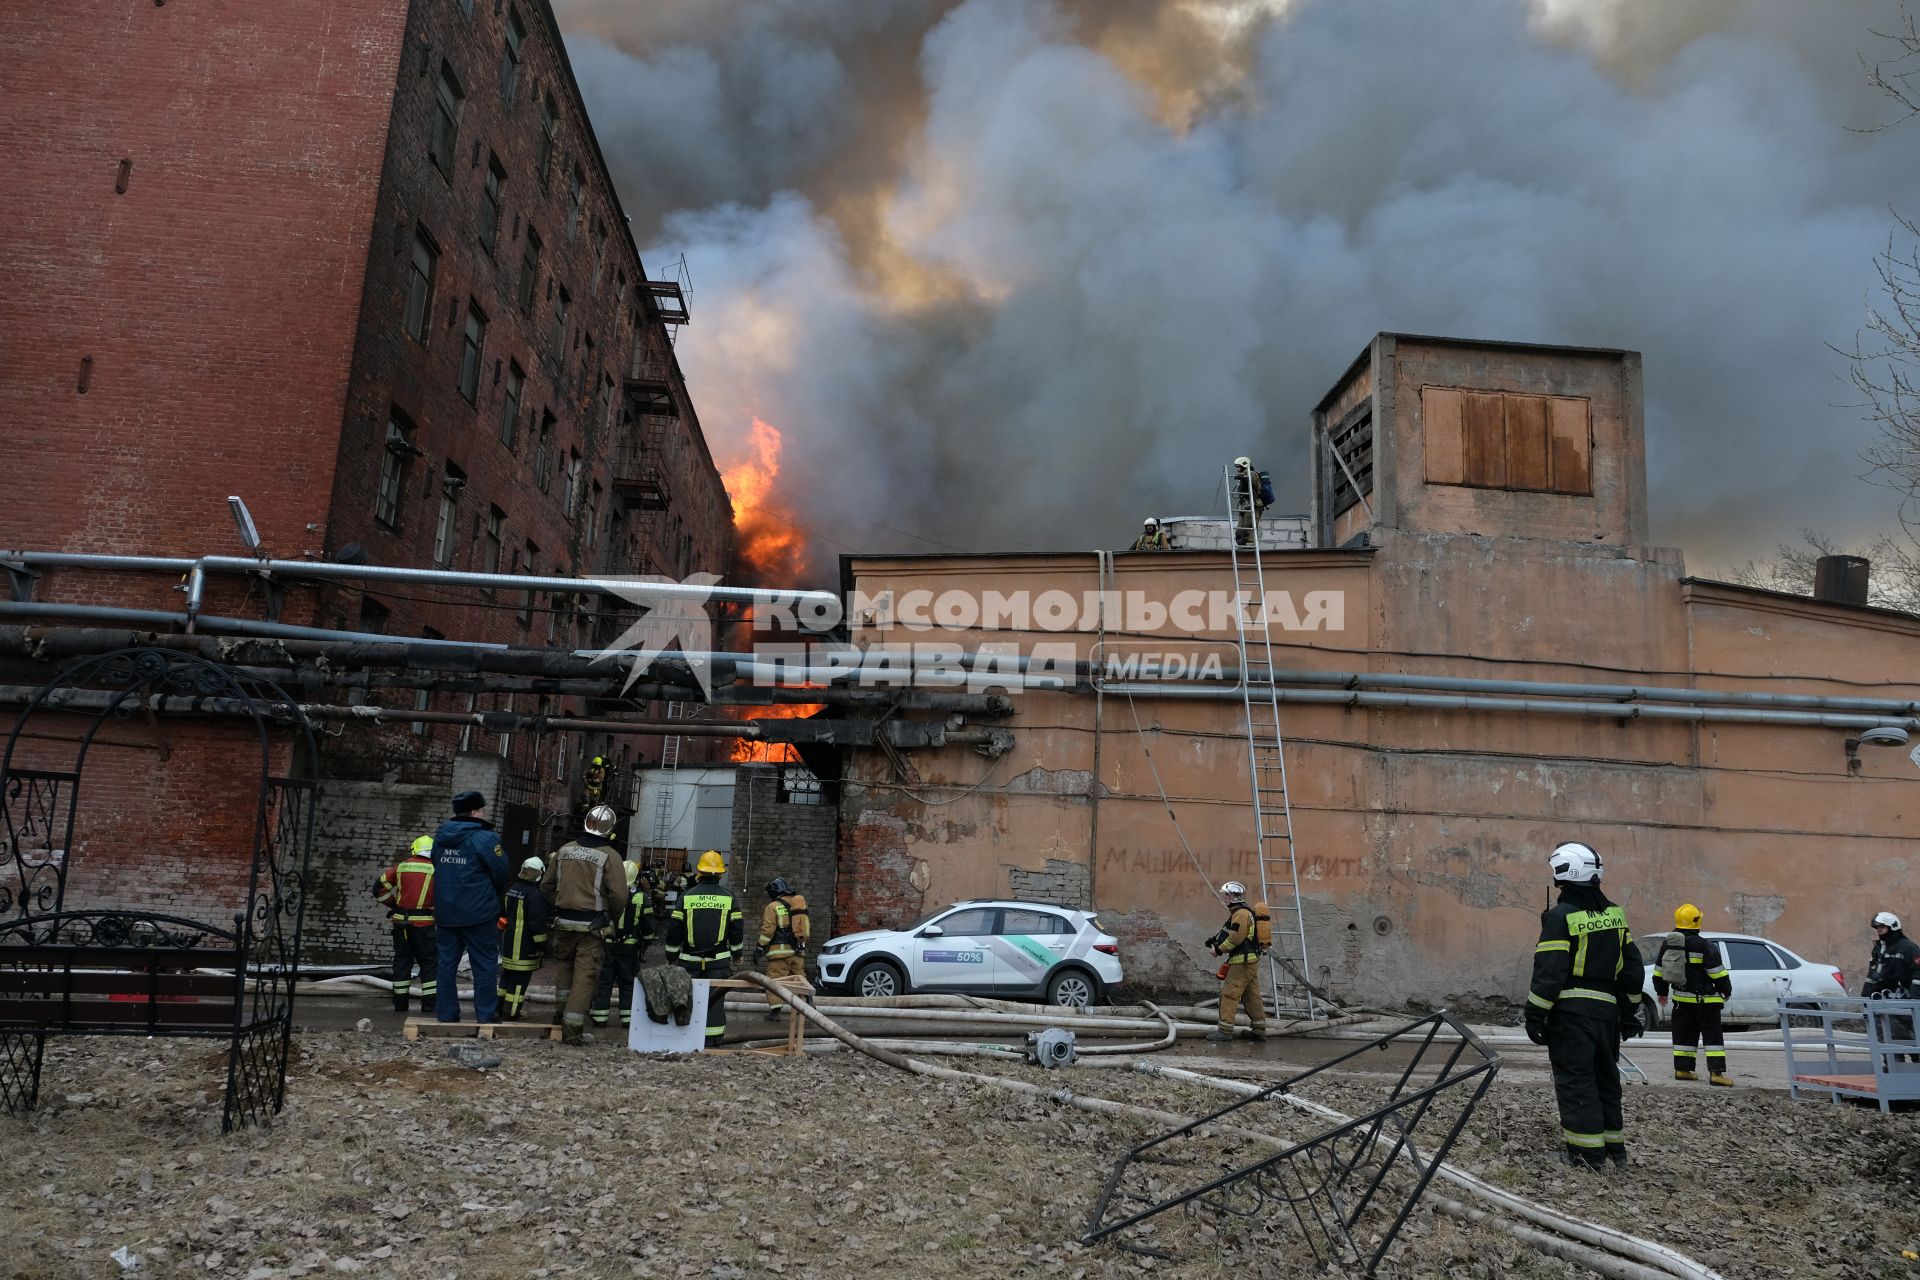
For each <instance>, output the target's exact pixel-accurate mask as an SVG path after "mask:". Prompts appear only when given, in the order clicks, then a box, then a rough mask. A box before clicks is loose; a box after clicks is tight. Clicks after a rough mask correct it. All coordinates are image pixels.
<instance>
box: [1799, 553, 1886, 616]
mask: <svg viewBox="0 0 1920 1280" xmlns="http://www.w3.org/2000/svg"><path fill="white" fill-rule="evenodd" d="M1871 568H1872V562H1871V561H1869V560H1868V559H1867V558H1866V557H1865V556H1821V557H1820V558H1819V559H1818V560H1816V561H1814V564H1813V598H1814V599H1816V600H1831V601H1833V602H1834V603H1835V604H1859V605H1864V604H1865V603H1867V574H1868V571H1869V570H1870V569H1871Z"/></svg>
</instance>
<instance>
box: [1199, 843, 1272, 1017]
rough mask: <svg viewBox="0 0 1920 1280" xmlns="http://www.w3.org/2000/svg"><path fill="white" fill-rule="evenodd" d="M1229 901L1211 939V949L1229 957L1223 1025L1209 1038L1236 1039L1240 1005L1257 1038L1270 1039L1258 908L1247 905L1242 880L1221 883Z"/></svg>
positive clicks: (1223, 970) (1223, 978)
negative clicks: (1262, 986) (1262, 994)
mask: <svg viewBox="0 0 1920 1280" xmlns="http://www.w3.org/2000/svg"><path fill="white" fill-rule="evenodd" d="M1220 896H1221V897H1222V898H1225V899H1226V900H1227V922H1226V924H1224V925H1222V926H1221V927H1220V931H1219V932H1218V933H1216V934H1214V935H1213V937H1211V938H1209V939H1208V940H1207V948H1208V949H1209V950H1210V951H1212V952H1213V954H1215V955H1217V956H1223V957H1225V960H1224V963H1222V964H1221V966H1220V1025H1219V1026H1217V1027H1215V1028H1214V1029H1213V1030H1211V1031H1209V1032H1207V1039H1209V1040H1231V1039H1233V1028H1234V1023H1235V1022H1236V1021H1237V1020H1238V1019H1239V1008H1240V1007H1242V1006H1244V1007H1245V1009H1246V1011H1247V1021H1248V1022H1250V1023H1252V1024H1253V1033H1252V1034H1253V1038H1254V1039H1255V1040H1265V1039H1266V1038H1267V1007H1266V1005H1265V1004H1263V1003H1261V1000H1260V939H1259V937H1258V930H1257V926H1256V923H1255V918H1254V910H1253V908H1252V907H1251V906H1249V905H1248V904H1247V887H1246V886H1245V885H1243V884H1241V883H1240V882H1239V881H1238V880H1229V881H1227V882H1226V883H1225V884H1223V885H1221V886H1220Z"/></svg>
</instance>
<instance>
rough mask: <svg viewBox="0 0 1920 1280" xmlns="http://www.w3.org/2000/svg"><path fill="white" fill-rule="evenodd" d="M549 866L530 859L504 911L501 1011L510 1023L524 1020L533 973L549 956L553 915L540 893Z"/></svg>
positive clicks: (501, 947)
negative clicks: (549, 933)
mask: <svg viewBox="0 0 1920 1280" xmlns="http://www.w3.org/2000/svg"><path fill="white" fill-rule="evenodd" d="M546 870H547V864H546V863H544V862H542V861H541V860H540V859H539V858H528V859H527V860H526V861H525V862H523V863H521V864H520V876H519V878H518V879H517V880H515V881H514V882H513V884H512V885H510V886H508V888H507V899H506V903H505V905H503V906H502V907H501V908H500V909H501V910H502V911H504V912H505V913H506V914H505V915H503V916H501V917H500V1009H501V1012H502V1013H503V1014H504V1015H505V1017H506V1020H507V1021H508V1022H518V1021H520V1015H521V1012H522V1011H523V1010H524V1009H525V1008H526V1006H527V984H528V983H530V982H532V981H533V971H534V970H535V969H538V968H539V967H540V961H541V960H542V958H544V957H545V955H546V953H547V925H548V923H549V921H550V919H551V917H552V915H553V912H552V909H551V908H549V907H548V906H547V895H546V894H544V893H542V892H540V877H541V876H542V875H545V874H546Z"/></svg>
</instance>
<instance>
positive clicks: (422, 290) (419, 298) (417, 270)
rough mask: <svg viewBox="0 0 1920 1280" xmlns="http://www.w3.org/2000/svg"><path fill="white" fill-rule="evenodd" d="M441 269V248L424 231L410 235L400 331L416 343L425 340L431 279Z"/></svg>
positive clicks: (431, 290) (429, 309) (430, 307)
mask: <svg viewBox="0 0 1920 1280" xmlns="http://www.w3.org/2000/svg"><path fill="white" fill-rule="evenodd" d="M439 266H440V246H439V245H437V244H435V243H434V242H433V237H432V236H431V235H428V234H427V229H426V228H425V227H420V228H418V229H416V230H415V231H414V233H413V262H412V264H411V265H410V266H409V267H408V268H407V312H406V317H405V319H404V321H403V322H402V324H403V327H404V328H405V329H406V332H407V336H408V337H409V338H412V339H413V340H414V341H415V342H425V341H426V340H427V316H428V314H429V313H430V312H431V311H432V309H433V277H434V275H435V273H436V272H437V271H438V270H439Z"/></svg>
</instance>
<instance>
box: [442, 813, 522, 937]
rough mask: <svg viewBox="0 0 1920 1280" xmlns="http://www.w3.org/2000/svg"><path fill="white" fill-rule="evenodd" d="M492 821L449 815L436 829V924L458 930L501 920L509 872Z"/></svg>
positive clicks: (504, 853) (504, 854) (505, 857)
mask: <svg viewBox="0 0 1920 1280" xmlns="http://www.w3.org/2000/svg"><path fill="white" fill-rule="evenodd" d="M511 874H512V873H511V872H509V871H508V870H507V855H506V851H505V850H503V849H502V848H501V847H500V837H499V836H498V835H496V834H495V833H494V830H493V824H491V823H488V822H481V821H479V820H478V819H475V818H449V819H447V820H446V821H445V822H443V823H441V824H440V829H439V830H438V831H436V832H434V833H433V922H434V923H435V924H444V925H449V926H452V927H455V928H458V927H460V926H462V925H474V924H492V923H493V922H494V921H495V920H498V919H499V918H500V895H501V894H502V893H503V892H504V891H505V890H506V887H507V881H508V879H509V878H510V876H511Z"/></svg>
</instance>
